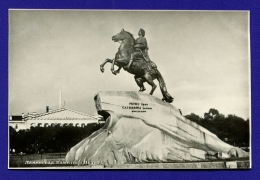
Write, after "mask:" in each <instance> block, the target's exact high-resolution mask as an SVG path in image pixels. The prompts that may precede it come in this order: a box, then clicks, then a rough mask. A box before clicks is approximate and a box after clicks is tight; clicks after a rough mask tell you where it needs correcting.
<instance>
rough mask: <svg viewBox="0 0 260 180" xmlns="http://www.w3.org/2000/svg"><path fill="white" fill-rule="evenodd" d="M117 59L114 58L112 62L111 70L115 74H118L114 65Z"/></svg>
mask: <svg viewBox="0 0 260 180" xmlns="http://www.w3.org/2000/svg"><path fill="white" fill-rule="evenodd" d="M115 61H116V60H115V59H113V62H112V63H111V71H112V73H113V74H114V75H116V71H115V69H114V66H115Z"/></svg>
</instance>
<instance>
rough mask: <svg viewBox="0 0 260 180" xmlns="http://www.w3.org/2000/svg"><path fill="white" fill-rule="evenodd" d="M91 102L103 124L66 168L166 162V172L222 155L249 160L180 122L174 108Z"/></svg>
mask: <svg viewBox="0 0 260 180" xmlns="http://www.w3.org/2000/svg"><path fill="white" fill-rule="evenodd" d="M95 102H96V108H97V111H98V113H99V114H101V115H103V116H104V118H105V119H106V123H105V125H104V127H103V128H102V129H100V130H98V131H96V132H94V133H93V134H92V135H91V136H89V137H87V138H86V139H84V140H83V141H81V142H80V143H78V144H77V145H75V146H74V147H73V148H71V150H70V152H69V153H68V154H67V156H66V161H68V162H76V163H78V164H79V165H80V164H93V165H96V166H98V165H106V166H108V165H120V164H129V163H130V164H138V163H140V166H142V163H147V162H151V163H149V164H147V166H153V163H154V162H157V164H158V162H159V163H162V162H164V163H162V166H163V168H166V167H165V166H167V164H165V163H167V162H173V161H174V162H184V161H185V162H186V161H205V160H206V159H209V158H213V159H217V158H219V157H220V155H221V158H223V159H225V158H230V157H248V153H246V152H245V151H243V150H241V149H239V148H235V147H233V146H231V145H229V144H227V143H225V142H223V141H221V140H220V139H219V138H218V137H217V136H216V135H215V134H213V133H211V132H209V131H208V130H206V129H205V128H203V127H201V126H199V125H198V124H196V123H194V122H192V121H190V120H188V119H186V118H185V117H183V116H182V115H181V114H180V112H179V110H178V109H177V108H176V107H174V106H172V105H171V104H169V103H166V102H163V101H161V100H160V99H158V98H155V97H154V96H151V95H148V94H145V93H140V92H100V93H98V94H97V95H96V96H95ZM207 154H211V155H213V156H207ZM158 165H159V166H160V164H158ZM158 165H156V166H158ZM136 166H138V165H136ZM193 166H195V165H194V164H193ZM230 167H231V165H230ZM232 167H233V166H232ZM190 168H192V167H190ZM202 168H203V167H202Z"/></svg>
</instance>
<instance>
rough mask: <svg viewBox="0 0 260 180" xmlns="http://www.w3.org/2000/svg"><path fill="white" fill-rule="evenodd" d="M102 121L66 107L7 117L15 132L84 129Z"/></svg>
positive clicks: (47, 108)
mask: <svg viewBox="0 0 260 180" xmlns="http://www.w3.org/2000/svg"><path fill="white" fill-rule="evenodd" d="M99 122H102V119H101V118H100V117H99V116H94V115H89V114H84V113H81V112H77V111H75V110H72V109H68V108H66V107H64V108H60V109H58V110H51V109H49V106H46V112H45V113H40V114H37V113H35V112H34V113H32V114H29V113H28V115H24V114H22V115H21V116H12V115H10V116H9V126H12V127H13V128H14V129H15V130H16V131H19V130H20V129H30V127H32V126H33V127H36V126H38V127H48V126H55V125H59V126H75V127H85V126H86V125H87V124H89V123H99Z"/></svg>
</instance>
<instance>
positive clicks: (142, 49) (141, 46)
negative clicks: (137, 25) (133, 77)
mask: <svg viewBox="0 0 260 180" xmlns="http://www.w3.org/2000/svg"><path fill="white" fill-rule="evenodd" d="M138 36H139V37H138V38H137V39H136V40H135V44H134V50H135V51H134V52H133V53H132V54H131V57H130V61H129V63H128V65H127V66H126V67H125V68H126V69H130V67H131V64H132V63H133V61H134V60H140V59H144V60H145V61H146V62H147V63H148V67H149V69H150V70H152V69H155V68H157V66H156V64H155V63H154V62H152V61H151V59H150V57H149V55H148V49H149V47H148V43H147V40H146V38H145V37H144V36H145V31H144V30H143V29H142V28H141V29H140V30H139V32H138Z"/></svg>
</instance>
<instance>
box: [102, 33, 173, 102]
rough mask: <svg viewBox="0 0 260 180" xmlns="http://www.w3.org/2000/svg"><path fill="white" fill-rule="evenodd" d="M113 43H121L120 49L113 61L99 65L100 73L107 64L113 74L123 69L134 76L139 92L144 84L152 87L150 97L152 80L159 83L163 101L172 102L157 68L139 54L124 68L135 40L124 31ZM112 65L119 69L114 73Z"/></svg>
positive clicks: (113, 38)
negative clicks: (109, 65)
mask: <svg viewBox="0 0 260 180" xmlns="http://www.w3.org/2000/svg"><path fill="white" fill-rule="evenodd" d="M112 40H113V41H114V42H121V44H120V47H119V48H118V52H117V53H116V55H115V58H114V59H106V60H105V62H104V63H102V64H101V65H100V70H101V72H104V70H105V69H104V66H105V64H106V63H107V62H109V63H111V64H112V65H111V71H112V73H113V74H115V75H116V74H118V73H119V72H120V70H121V68H123V69H124V70H126V71H127V72H129V73H131V74H134V75H135V81H136V83H137V85H138V86H139V87H140V91H144V90H145V87H144V82H147V83H148V84H149V85H151V86H152V89H151V92H150V94H151V95H152V94H153V92H154V90H155V89H156V87H157V86H156V84H155V83H154V82H153V80H154V79H157V80H158V81H159V85H160V89H161V92H162V95H163V99H162V100H164V101H166V102H168V103H171V102H172V101H173V98H172V96H171V95H170V94H169V93H168V92H167V89H166V85H165V82H164V79H163V77H162V75H161V73H160V72H159V70H158V69H157V67H155V66H156V65H155V66H152V65H151V64H150V63H149V62H147V61H146V60H145V59H144V57H143V55H142V54H141V53H140V55H139V56H137V57H135V59H134V61H133V63H132V65H131V67H130V68H126V66H127V65H128V63H129V61H130V58H131V53H133V52H134V47H133V45H134V42H135V39H134V37H133V35H132V34H131V33H129V32H127V31H125V30H124V29H123V30H122V31H121V32H120V33H118V34H116V35H115V36H113V37H112ZM114 65H117V66H118V67H119V68H118V69H117V70H116V71H115V70H114Z"/></svg>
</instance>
